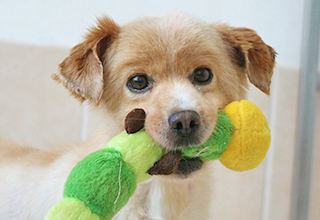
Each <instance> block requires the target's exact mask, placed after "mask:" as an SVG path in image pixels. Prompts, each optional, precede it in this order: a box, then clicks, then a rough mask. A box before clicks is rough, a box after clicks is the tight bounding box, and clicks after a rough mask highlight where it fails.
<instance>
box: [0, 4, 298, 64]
mask: <svg viewBox="0 0 320 220" xmlns="http://www.w3.org/2000/svg"><path fill="white" fill-rule="evenodd" d="M303 7H304V1H303V0H261V1H257V0H241V1H240V0H183V1H182V0H161V1H160V0H157V1H156V0H118V1H115V0H113V1H112V0H91V1H83V0H55V1H53V0H45V1H44V0H43V1H42V0H1V1H0V40H2V41H13V42H19V43H20V42H21V43H31V44H37V45H38V44H40V45H53V46H63V47H72V46H74V45H75V44H77V43H79V42H80V41H81V36H83V34H84V33H85V31H86V28H87V27H89V26H90V25H93V24H94V22H95V20H96V17H97V16H98V17H99V16H101V15H108V16H110V17H112V18H113V19H114V20H115V21H116V22H118V23H119V24H122V23H125V22H127V21H129V20H131V19H133V18H135V17H138V16H144V15H161V14H164V13H166V12H171V11H180V12H185V13H187V14H191V15H193V16H195V17H198V18H201V19H203V20H205V21H208V22H216V21H220V22H226V23H229V24H230V25H233V26H244V27H249V28H252V29H255V30H256V31H257V32H258V33H259V34H260V36H261V37H262V38H263V40H264V41H265V42H266V43H267V44H269V45H272V47H274V48H275V50H276V51H277V52H278V59H277V62H278V65H279V66H283V67H291V68H298V67H299V63H300V47H301V35H302V17H303Z"/></svg>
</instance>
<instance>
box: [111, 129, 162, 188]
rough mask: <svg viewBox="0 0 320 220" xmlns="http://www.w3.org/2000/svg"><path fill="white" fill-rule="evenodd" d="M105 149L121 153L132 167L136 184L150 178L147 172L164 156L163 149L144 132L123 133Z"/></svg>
mask: <svg viewBox="0 0 320 220" xmlns="http://www.w3.org/2000/svg"><path fill="white" fill-rule="evenodd" d="M106 147H112V148H115V149H117V150H119V151H120V152H121V154H122V159H123V160H124V161H125V162H126V163H127V164H129V165H130V166H131V167H132V170H133V172H134V174H135V175H136V178H137V183H140V182H143V181H145V180H147V179H149V178H151V176H150V175H149V174H148V173H147V171H148V170H149V169H150V168H151V167H152V166H153V164H154V163H155V162H156V161H158V160H159V159H160V158H161V157H162V156H163V154H164V148H163V147H161V146H160V145H158V144H157V143H156V142H155V141H154V140H153V139H152V138H151V137H150V135H149V134H148V133H147V132H145V131H144V130H141V131H139V132H137V133H134V134H127V133H126V132H123V133H121V134H119V135H117V136H116V137H114V138H113V139H112V140H111V141H109V143H108V144H107V146H106Z"/></svg>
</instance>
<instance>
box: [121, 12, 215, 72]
mask: <svg viewBox="0 0 320 220" xmlns="http://www.w3.org/2000/svg"><path fill="white" fill-rule="evenodd" d="M220 47H221V38H220V37H219V34H218V33H217V32H216V31H215V30H214V28H212V27H211V26H210V25H209V24H207V23H205V22H203V21H198V20H195V19H194V18H189V17H188V16H185V15H181V14H170V15H165V16H161V17H147V18H143V19H137V20H135V21H133V22H131V23H129V24H127V25H124V26H122V27H121V32H120V35H119V38H118V44H117V56H118V57H119V59H121V60H122V63H123V64H130V65H132V66H134V65H136V66H139V65H140V66H144V67H146V66H148V64H151V63H152V65H156V66H158V67H159V68H160V67H161V68H162V69H163V68H166V70H168V68H175V69H179V66H184V67H185V68H186V67H188V66H190V68H195V67H196V65H198V63H200V62H204V64H203V65H206V63H205V61H203V59H218V58H217V57H218V56H219V53H218V51H219V52H221V48H220ZM208 62H209V61H208Z"/></svg>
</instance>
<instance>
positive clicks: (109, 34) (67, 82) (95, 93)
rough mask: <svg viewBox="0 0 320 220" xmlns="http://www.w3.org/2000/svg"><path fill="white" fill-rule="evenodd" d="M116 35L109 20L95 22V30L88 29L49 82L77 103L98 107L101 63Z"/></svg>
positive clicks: (101, 80)
mask: <svg viewBox="0 0 320 220" xmlns="http://www.w3.org/2000/svg"><path fill="white" fill-rule="evenodd" d="M119 32H120V27H119V26H118V25H117V24H116V23H115V22H114V21H113V20H111V19H109V18H108V17H103V18H101V19H98V22H97V27H93V28H91V29H89V32H88V34H87V35H86V36H85V40H84V42H83V43H81V44H79V45H77V46H75V47H73V48H72V49H71V52H70V55H69V56H68V57H67V58H66V59H65V60H64V61H63V62H62V63H61V64H60V65H59V72H58V73H57V74H54V75H53V78H54V79H55V80H57V81H59V82H61V83H63V84H64V86H65V87H66V88H67V89H69V91H70V92H71V93H72V95H74V96H75V97H76V98H77V99H79V100H80V101H84V100H86V99H88V100H89V101H91V102H93V103H98V102H99V100H100V98H101V96H102V93H103V69H104V68H103V59H104V56H105V54H106V51H107V49H108V48H109V47H110V45H111V44H112V42H113V41H114V40H115V39H116V38H117V36H118V34H119Z"/></svg>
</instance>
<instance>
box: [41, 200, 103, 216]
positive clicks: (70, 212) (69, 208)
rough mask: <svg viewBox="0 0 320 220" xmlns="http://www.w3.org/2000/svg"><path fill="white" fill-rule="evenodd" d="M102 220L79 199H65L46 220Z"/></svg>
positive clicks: (51, 211)
mask: <svg viewBox="0 0 320 220" xmlns="http://www.w3.org/2000/svg"><path fill="white" fill-rule="evenodd" d="M89 219H90V220H101V219H100V217H99V216H97V215H96V214H94V213H92V212H91V210H90V209H89V207H88V206H87V205H86V204H85V203H84V202H83V201H80V200H79V199H74V198H64V199H63V200H61V201H60V202H58V203H57V204H55V205H54V206H52V208H51V209H50V211H49V213H48V215H47V216H46V218H45V219H44V220H89Z"/></svg>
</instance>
